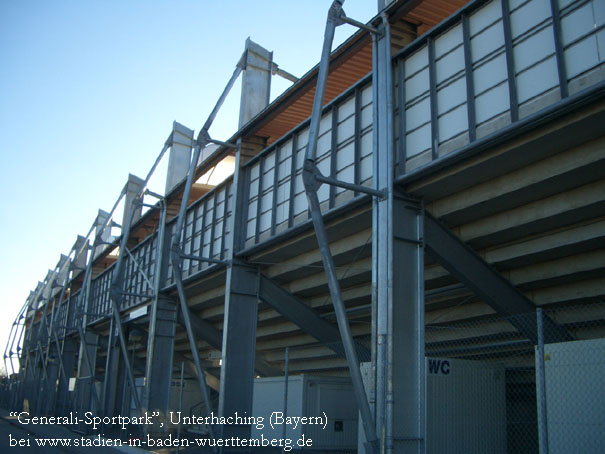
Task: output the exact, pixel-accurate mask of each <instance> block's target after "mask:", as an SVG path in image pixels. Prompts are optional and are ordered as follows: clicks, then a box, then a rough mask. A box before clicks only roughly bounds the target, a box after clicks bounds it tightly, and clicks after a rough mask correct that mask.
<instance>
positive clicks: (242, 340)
mask: <svg viewBox="0 0 605 454" xmlns="http://www.w3.org/2000/svg"><path fill="white" fill-rule="evenodd" d="M272 60H273V54H272V53H271V52H269V51H268V50H266V49H264V48H262V47H261V46H259V45H258V44H256V43H254V42H252V41H250V40H249V39H248V40H246V52H245V60H244V62H245V65H244V66H245V72H244V73H243V75H242V92H241V102H240V117H239V126H240V127H242V126H243V125H244V124H246V123H247V122H248V121H249V120H250V119H251V118H253V117H254V116H255V115H257V114H258V113H259V112H260V111H261V110H262V109H264V108H265V107H266V106H267V105H268V104H269V92H270V83H271V68H272ZM264 146H265V142H264V140H256V138H255V137H249V138H244V139H241V140H239V141H238V146H237V151H236V157H235V170H234V175H233V191H234V194H233V202H232V203H233V209H232V214H231V220H230V227H231V228H230V230H231V232H232V235H231V240H232V242H231V244H230V245H229V254H228V255H227V260H228V262H229V265H228V267H227V273H226V274H227V276H226V282H225V312H224V316H223V342H222V348H221V359H222V364H221V374H220V385H219V386H220V387H219V403H218V413H219V416H225V417H227V416H230V415H233V414H236V413H238V414H246V413H247V414H251V413H252V397H253V392H254V363H255V357H256V324H257V319H258V312H257V311H258V287H257V285H258V275H257V270H256V268H252V267H250V266H247V265H246V264H245V263H242V262H238V260H237V259H235V254H236V253H237V252H238V251H239V250H241V248H242V245H243V239H244V233H245V225H246V214H247V211H248V206H247V200H248V191H249V179H248V178H249V175H248V174H247V172H249V170H250V169H249V168H245V167H244V165H245V163H246V162H247V160H248V159H249V157H250V156H252V155H254V154H257V153H258V152H259V151H260V150H261V149H262V148H264ZM264 167H265V160H264V159H261V160H260V163H259V169H260V174H259V188H258V202H257V203H258V205H257V219H256V232H255V239H256V241H258V238H259V233H260V232H259V230H260V213H261V200H262V197H263V196H262V191H263V179H264V178H265V175H264V171H265V169H264ZM276 169H277V167H276ZM221 431H222V432H221V436H222V437H223V438H230V437H241V438H249V437H250V433H251V432H250V431H251V428H250V424H241V425H235V424H230V425H224V426H222V428H221Z"/></svg>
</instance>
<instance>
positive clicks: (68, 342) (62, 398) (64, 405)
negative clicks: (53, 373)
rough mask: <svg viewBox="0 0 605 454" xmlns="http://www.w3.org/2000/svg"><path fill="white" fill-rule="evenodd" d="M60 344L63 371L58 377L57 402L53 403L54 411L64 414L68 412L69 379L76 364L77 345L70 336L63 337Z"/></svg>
mask: <svg viewBox="0 0 605 454" xmlns="http://www.w3.org/2000/svg"><path fill="white" fill-rule="evenodd" d="M62 344H63V345H62V349H63V351H62V352H60V355H61V361H62V363H63V369H64V371H65V373H61V375H60V377H59V385H58V390H57V402H56V404H55V408H56V410H55V412H56V413H57V414H58V415H66V414H67V413H68V412H69V407H70V405H69V400H70V394H69V392H70V391H69V379H70V378H71V376H72V374H73V372H74V367H75V365H76V354H77V352H78V346H77V345H76V343H75V342H74V340H73V339H72V338H66V339H63V343H62Z"/></svg>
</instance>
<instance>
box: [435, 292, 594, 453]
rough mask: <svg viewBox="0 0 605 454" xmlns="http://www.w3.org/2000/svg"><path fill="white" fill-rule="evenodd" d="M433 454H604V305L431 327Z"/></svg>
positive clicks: (436, 324)
mask: <svg viewBox="0 0 605 454" xmlns="http://www.w3.org/2000/svg"><path fill="white" fill-rule="evenodd" d="M426 356H427V368H426V374H427V375H426V377H427V453H429V452H430V453H433V452H435V453H437V452H460V453H474V452H490V453H537V452H540V453H550V454H552V453H571V452H578V453H580V452H581V453H598V452H605V388H604V387H603V384H604V383H605V306H604V305H603V304H591V305H581V306H578V305H576V306H573V307H564V308H558V309H554V310H552V309H548V310H540V309H539V310H537V311H536V312H534V313H528V314H522V315H516V316H514V317H499V316H493V317H487V318H483V319H481V320H476V321H472V322H460V323H457V322H447V323H438V322H437V323H431V324H429V325H427V327H426Z"/></svg>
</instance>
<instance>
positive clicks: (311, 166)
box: [302, 159, 321, 192]
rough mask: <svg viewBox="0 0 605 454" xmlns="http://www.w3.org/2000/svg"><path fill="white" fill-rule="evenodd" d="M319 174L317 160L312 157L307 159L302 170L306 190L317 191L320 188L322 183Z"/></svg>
mask: <svg viewBox="0 0 605 454" xmlns="http://www.w3.org/2000/svg"><path fill="white" fill-rule="evenodd" d="M318 174H319V170H317V166H316V165H315V162H314V161H312V160H310V159H306V160H305V163H304V165H303V171H302V179H303V184H304V186H305V191H307V192H310V191H317V190H318V189H319V187H320V186H321V183H320V182H319V181H318V180H317V175H318Z"/></svg>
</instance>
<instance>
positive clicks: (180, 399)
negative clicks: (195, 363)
mask: <svg viewBox="0 0 605 454" xmlns="http://www.w3.org/2000/svg"><path fill="white" fill-rule="evenodd" d="M184 379H185V363H184V362H183V361H181V383H180V387H179V415H180V414H181V412H182V411H183V381H184ZM180 437H181V423H180V421H179V424H178V425H177V426H176V438H177V439H179V438H180ZM176 454H179V445H178V444H177V445H176Z"/></svg>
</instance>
